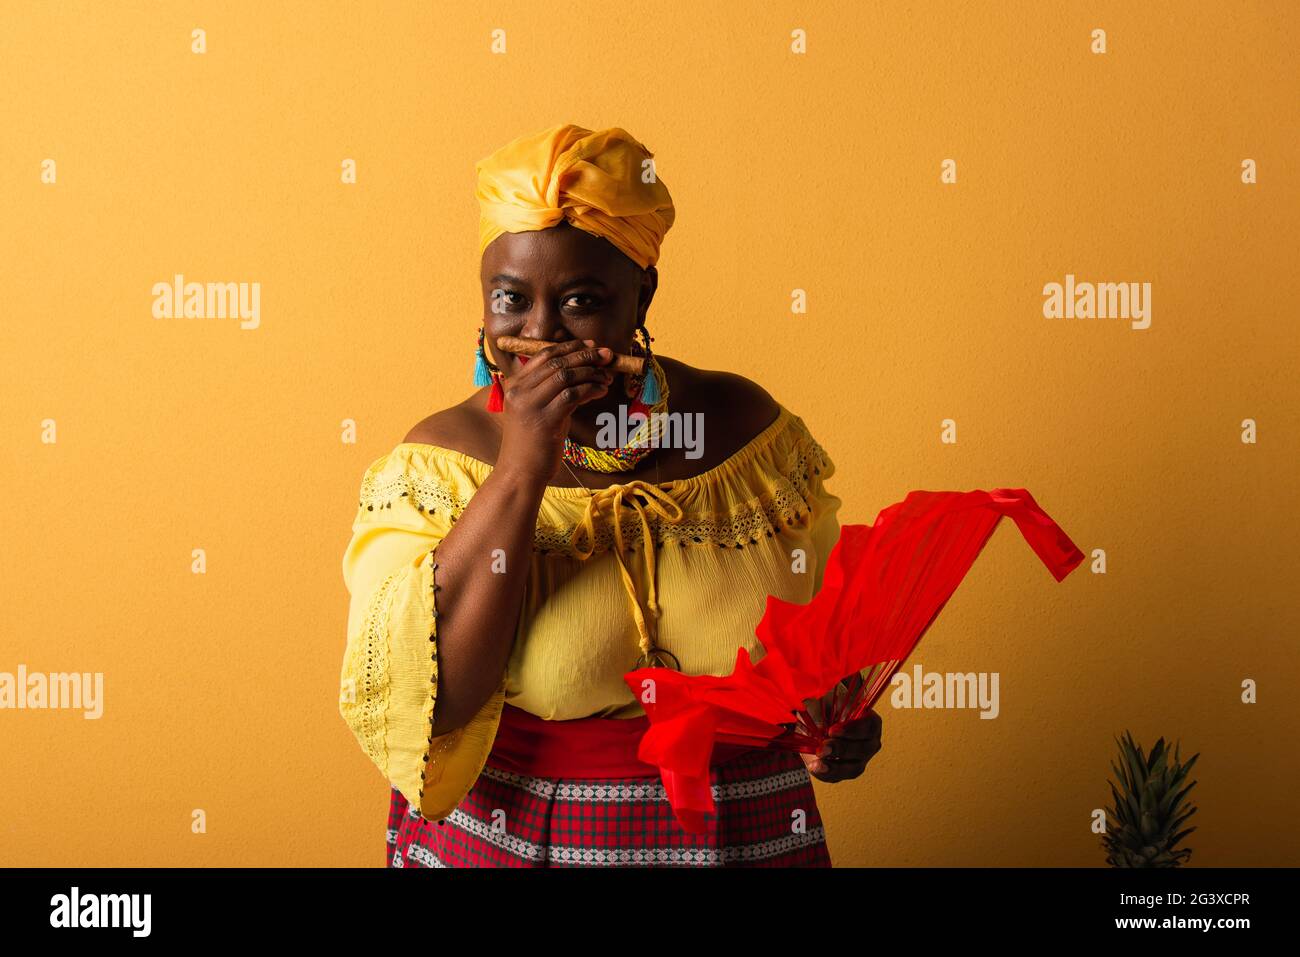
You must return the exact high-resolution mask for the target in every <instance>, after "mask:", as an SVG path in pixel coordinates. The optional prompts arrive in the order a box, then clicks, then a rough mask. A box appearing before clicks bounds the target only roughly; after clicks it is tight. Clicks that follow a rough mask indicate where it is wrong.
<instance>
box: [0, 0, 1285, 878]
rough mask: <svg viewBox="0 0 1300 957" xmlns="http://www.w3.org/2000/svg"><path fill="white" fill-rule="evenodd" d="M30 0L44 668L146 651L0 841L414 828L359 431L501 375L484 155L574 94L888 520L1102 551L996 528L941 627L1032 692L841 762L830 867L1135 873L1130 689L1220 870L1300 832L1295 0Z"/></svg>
mask: <svg viewBox="0 0 1300 957" xmlns="http://www.w3.org/2000/svg"><path fill="white" fill-rule="evenodd" d="M4 21H5V22H4V28H3V29H2V30H0V116H3V135H0V270H2V272H0V280H2V281H0V290H2V291H3V297H4V308H5V320H4V322H3V323H0V345H2V347H3V356H4V360H5V368H4V375H3V377H0V427H2V428H3V436H4V443H5V457H4V471H3V476H2V481H3V485H2V486H0V491H2V492H3V496H4V509H5V513H6V519H5V522H4V531H5V534H4V548H3V549H0V587H2V588H3V591H4V595H5V602H4V611H5V614H4V622H3V630H2V631H0V670H2V671H13V670H15V669H16V667H17V665H18V664H20V663H23V664H26V665H27V666H28V668H29V669H32V670H46V671H63V670H67V671H71V670H77V671H102V672H104V673H105V676H106V677H105V698H106V712H105V714H104V717H103V718H101V719H100V720H98V721H87V720H84V719H83V718H82V717H81V715H80V713H76V712H71V713H70V712H59V711H47V712H33V711H24V712H0V768H2V769H3V778H4V787H3V788H0V864H7V865H19V864H22V865H33V864H35V865H73V864H83V865H146V864H150V865H151V864H168V865H175V864H190V865H203V864H207V865H217V864H220V865H241V864H248V865H294V864H305V865H370V866H379V865H382V863H383V854H384V851H383V846H384V828H385V814H386V810H387V801H388V791H387V787H386V786H385V784H384V782H383V780H382V779H381V778H380V777H379V776H378V775H377V774H376V773H375V770H374V768H373V767H372V766H371V765H370V764H369V763H368V761H367V760H366V758H365V756H364V755H363V754H362V752H361V751H360V749H359V748H358V747H357V745H356V742H355V740H353V739H352V737H351V734H350V732H349V731H348V729H347V727H346V726H345V725H344V724H343V722H342V721H341V719H340V718H339V716H338V712H337V706H336V698H337V693H338V692H337V687H336V683H337V679H338V672H339V662H340V657H341V654H342V650H343V641H344V630H345V628H344V626H345V617H346V608H347V595H346V592H345V590H344V588H343V583H342V580H341V574H340V567H339V563H340V558H341V554H342V548H343V546H344V544H345V543H346V541H347V538H348V534H349V525H350V523H351V520H352V516H353V511H354V509H355V501H356V491H357V487H358V485H359V482H360V478H361V473H362V470H363V469H364V467H365V466H366V465H367V464H368V463H369V462H371V461H372V460H373V459H374V458H376V457H377V456H379V455H381V454H383V453H384V452H386V451H388V450H389V449H390V448H391V447H392V446H393V445H394V444H396V443H397V442H398V441H400V440H401V438H402V437H403V435H404V434H405V432H406V430H407V428H408V427H409V426H411V425H412V424H413V423H415V422H416V421H417V420H419V419H421V418H423V417H424V416H425V415H427V414H429V413H430V412H432V411H434V410H436V409H440V408H444V407H446V406H447V405H449V404H452V403H454V402H456V401H459V400H460V399H461V398H462V397H463V396H464V395H465V394H466V392H467V390H469V389H470V388H471V385H470V372H471V365H472V352H473V348H474V334H475V331H476V329H477V322H478V316H479V315H480V314H481V304H480V292H479V288H478V279H477V276H478V273H477V258H476V246H475V237H476V222H477V211H476V208H475V205H474V203H473V194H472V188H473V163H474V161H475V160H477V159H478V158H480V157H482V156H484V155H486V154H487V153H489V152H491V151H492V150H493V149H494V148H496V147H497V146H499V145H501V144H502V143H504V142H505V141H507V140H508V139H511V138H513V137H514V136H517V135H519V134H521V133H524V132H530V131H533V130H536V129H539V128H541V127H544V126H549V125H551V124H554V123H562V122H575V123H578V124H580V125H583V126H587V127H591V128H599V127H604V126H623V127H625V128H626V129H628V130H629V131H630V132H631V133H632V134H633V135H634V136H637V137H638V138H640V139H641V140H642V141H643V142H645V143H646V144H647V145H648V146H649V147H650V149H652V150H653V151H654V152H655V153H656V156H657V164H658V171H659V173H660V175H661V176H662V177H663V179H664V181H665V182H666V183H667V184H668V186H669V188H670V190H671V191H672V194H673V197H674V199H675V201H676V203H677V208H678V220H677V224H676V225H675V226H674V228H673V229H672V231H671V232H670V233H669V235H668V238H667V241H666V244H665V247H664V255H663V259H662V261H661V263H660V269H661V274H662V275H661V286H660V291H659V294H658V298H657V299H656V301H655V304H654V306H653V307H652V310H651V313H650V317H649V319H650V328H651V330H652V331H653V332H654V334H655V336H656V349H658V350H660V351H661V352H662V353H664V354H668V355H672V356H674V357H677V358H680V359H682V360H684V361H687V362H689V363H691V364H694V365H697V366H701V367H705V368H724V369H731V370H734V371H737V372H741V373H743V374H745V375H747V376H749V377H750V378H753V379H755V380H756V381H758V382H759V383H761V384H763V385H764V386H765V387H767V388H768V390H769V391H771V392H772V393H773V394H774V395H775V396H776V397H777V398H778V399H780V400H781V401H782V402H784V403H785V404H787V405H788V406H790V407H791V408H792V409H793V410H794V411H796V412H797V413H798V414H800V415H802V416H803V417H804V418H805V420H806V421H807V422H808V424H809V426H810V427H811V428H812V430H813V432H814V434H815V435H817V437H818V438H819V440H820V441H821V442H822V443H823V445H824V446H825V447H826V448H827V450H828V451H829V452H830V454H831V455H832V457H833V458H834V459H835V461H836V462H837V465H838V468H839V471H838V476H837V478H836V479H834V480H833V484H832V486H831V488H832V490H833V491H835V492H836V493H837V494H839V495H840V496H842V498H843V499H844V509H843V512H842V519H843V520H844V521H846V522H870V521H872V520H874V518H875V515H876V513H877V512H878V511H879V509H881V508H882V507H884V506H886V505H888V504H890V503H892V502H894V501H897V500H899V499H901V498H902V497H903V496H904V495H905V494H906V493H907V492H908V491H909V490H911V489H914V488H926V489H968V488H993V487H996V486H1023V487H1025V488H1028V489H1029V490H1030V491H1031V492H1032V493H1033V494H1034V495H1035V496H1036V497H1037V498H1038V500H1039V502H1040V504H1041V505H1042V506H1043V507H1044V508H1045V509H1046V510H1047V511H1048V512H1049V513H1050V514H1052V515H1053V517H1055V518H1056V519H1057V520H1058V521H1060V523H1061V524H1062V526H1063V527H1064V528H1065V530H1066V531H1067V532H1068V533H1069V534H1070V535H1071V536H1072V537H1073V538H1074V539H1075V541H1076V542H1077V543H1078V544H1079V546H1080V547H1081V548H1082V549H1083V550H1084V551H1085V553H1088V554H1091V552H1092V550H1093V549H1097V548H1102V549H1105V550H1106V552H1107V555H1108V559H1109V571H1108V573H1107V574H1105V575H1095V574H1092V573H1091V572H1090V570H1089V565H1088V564H1087V563H1085V564H1084V565H1083V566H1080V568H1079V569H1078V570H1077V571H1076V572H1075V573H1074V574H1073V575H1072V576H1071V577H1070V578H1069V579H1067V580H1066V582H1065V583H1063V584H1061V585H1057V584H1056V583H1054V582H1053V581H1052V580H1051V577H1050V576H1049V575H1048V574H1047V573H1046V571H1045V569H1044V568H1043V567H1042V566H1041V565H1040V564H1039V563H1038V560H1037V559H1036V558H1035V557H1034V555H1033V554H1032V553H1031V552H1030V550H1029V549H1028V548H1027V546H1026V545H1025V544H1024V542H1023V541H1022V540H1021V539H1020V536H1019V534H1018V533H1017V532H1016V531H1015V529H1014V526H1013V525H1012V524H1011V523H1010V522H1005V523H1003V524H1002V525H1001V526H1000V527H999V529H998V531H997V532H996V533H995V535H994V537H993V540H992V541H991V542H990V543H989V546H988V547H987V549H986V550H985V553H984V555H983V556H982V557H981V558H980V560H979V561H977V563H976V564H975V566H974V568H973V569H972V572H971V574H970V575H969V577H968V579H967V580H966V582H965V583H964V584H963V585H962V586H961V588H960V589H959V590H958V591H957V593H956V595H955V596H954V598H953V599H952V601H951V602H949V604H948V606H947V608H946V609H945V610H944V612H943V614H942V616H941V617H940V619H939V621H938V623H937V624H936V625H935V626H934V628H933V629H932V630H931V632H930V634H929V635H928V637H927V638H926V640H925V641H924V642H923V643H922V645H921V647H920V649H919V651H918V653H917V656H916V659H915V660H916V661H919V662H921V663H922V664H923V665H924V666H925V668H926V669H927V670H936V671H996V672H999V673H1000V675H1001V715H1000V717H999V718H998V719H997V720H994V721H987V720H980V719H979V718H978V716H977V713H976V712H975V711H956V710H953V711H902V710H899V711H895V710H893V709H891V708H889V707H888V706H887V705H886V706H885V707H884V708H883V709H882V713H883V715H884V742H885V743H884V750H883V751H882V753H881V754H880V755H879V756H878V757H877V758H876V759H875V760H874V761H873V762H872V764H871V765H870V766H869V768H868V770H867V772H866V774H865V775H864V776H863V777H862V778H861V779H859V780H857V781H855V782H852V783H844V784H839V785H822V784H819V785H818V786H817V789H818V797H819V800H820V802H821V804H822V807H823V812H824V815H825V817H826V821H827V829H828V834H829V843H830V848H831V852H832V855H833V857H834V858H835V861H836V863H837V864H839V865H877V864H882V865H883V864H903V865H911V864H952V865H981V864H993V865H1012V864H1029V865H1056V864H1078V865H1096V864H1100V863H1101V862H1102V853H1101V851H1100V850H1099V849H1098V841H1097V837H1096V835H1094V834H1092V833H1091V832H1090V831H1089V828H1088V825H1089V812H1090V811H1091V810H1092V809H1093V808H1096V807H1100V806H1102V805H1103V804H1106V803H1109V792H1108V790H1107V788H1106V783H1105V782H1106V779H1107V777H1108V775H1109V768H1108V761H1109V758H1110V756H1111V754H1112V752H1113V751H1114V742H1113V740H1112V735H1114V734H1118V733H1120V732H1122V731H1123V729H1125V728H1130V729H1132V730H1133V732H1134V733H1135V734H1136V735H1137V736H1138V738H1139V739H1140V740H1141V741H1143V742H1144V743H1146V744H1148V745H1149V744H1150V743H1152V742H1153V741H1154V739H1155V738H1156V737H1157V736H1158V735H1166V736H1173V737H1177V738H1180V739H1181V740H1182V742H1183V746H1184V751H1185V752H1187V751H1193V750H1196V751H1200V752H1201V754H1202V757H1201V761H1200V764H1199V766H1198V768H1197V774H1196V776H1197V777H1198V778H1199V780H1200V784H1199V786H1198V787H1197V789H1196V791H1195V792H1194V794H1195V796H1196V798H1197V799H1198V803H1199V805H1200V807H1201V811H1200V813H1199V814H1198V815H1197V817H1196V818H1195V819H1194V820H1193V823H1197V824H1199V825H1200V830H1199V831H1197V832H1196V834H1194V835H1193V836H1192V839H1191V841H1190V844H1191V846H1192V847H1194V848H1195V851H1196V853H1195V856H1194V857H1193V859H1192V863H1193V864H1202V865H1208V864H1223V865H1253V864H1289V865H1296V864H1300V832H1298V831H1297V829H1296V828H1295V826H1294V808H1293V803H1294V802H1293V797H1294V791H1295V788H1296V786H1297V784H1300V780H1298V778H1300V773H1298V771H1300V767H1298V762H1300V758H1298V757H1297V754H1298V753H1300V752H1298V749H1297V747H1296V744H1295V741H1296V737H1297V733H1298V732H1300V727H1298V724H1300V722H1298V721H1297V708H1296V704H1295V701H1294V694H1295V691H1296V687H1297V678H1298V677H1300V676H1298V675H1297V671H1298V667H1297V666H1298V665H1300V655H1298V654H1297V649H1296V639H1297V633H1298V632H1297V626H1298V625H1300V621H1298V620H1297V618H1298V616H1297V609H1296V599H1295V587H1296V581H1297V574H1296V572H1297V566H1296V551H1295V550H1296V545H1297V541H1298V540H1300V535H1298V534H1297V533H1298V531H1300V530H1298V528H1297V516H1296V509H1295V506H1294V498H1293V494H1294V487H1295V462H1296V451H1297V440H1296V436H1297V427H1298V426H1300V422H1297V411H1296V409H1297V402H1296V400H1297V395H1296V392H1297V390H1296V387H1295V373H1296V366H1297V362H1296V360H1297V345H1296V329H1295V323H1296V318H1297V317H1296V303H1297V301H1300V300H1298V296H1300V289H1298V288H1297V269H1296V249H1297V242H1296V230H1295V213H1296V211H1297V209H1298V208H1300V203H1298V202H1297V199H1298V197H1300V193H1298V191H1297V177H1298V176H1300V167H1298V166H1297V154H1296V144H1297V142H1298V140H1300V137H1298V136H1297V132H1298V131H1297V110H1296V104H1297V102H1300V99H1298V94H1300V89H1298V84H1297V74H1296V71H1295V66H1294V64H1295V60H1294V52H1295V48H1296V45H1297V41H1298V40H1300V30H1298V29H1297V28H1298V27H1300V14H1298V13H1297V8H1296V7H1295V6H1294V5H1293V4H1290V3H1280V2H1279V3H1257V4H1245V3H1234V4H1222V5H1220V4H1206V3H1144V4H1139V5H1134V4H1128V3H1087V4H1085V3H1065V4H1046V3H981V4H976V5H972V6H971V7H969V8H962V7H959V6H958V5H956V4H951V3H944V4H908V5H904V4H892V3H891V4H865V3H816V4H811V3H810V4H793V3H790V4H781V3H752V4H749V3H745V4H742V3H719V4H713V3H699V2H694V0H692V2H672V3H658V4H653V5H635V4H633V5H612V4H609V3H607V2H601V3H590V2H570V3H565V4H562V5H561V4H544V3H541V2H521V3H496V4H491V3H487V4H484V3H437V4H434V3H427V2H422V3H414V2H411V3H396V2H382V3H364V4H362V3H358V4H355V5H352V4H348V5H345V4H342V3H332V2H321V3H292V4H290V3H278V2H264V0H259V2H238V3H220V4H216V3H213V4H204V3H166V4H160V3H131V4H128V3H112V4H110V3H89V2H88V3H58V4H55V3H16V2H12V0H10V2H7V3H6V4H5V13H4ZM196 27H201V28H203V29H205V30H206V31H207V38H208V52H207V53H205V54H203V55H195V54H193V53H191V52H190V42H191V41H190V31H191V30H192V29H194V28H196ZM1096 27H1101V28H1104V29H1105V30H1106V31H1107V34H1108V43H1109V52H1108V53H1106V54H1105V55H1103V56H1097V55H1093V54H1092V53H1090V52H1089V33H1090V31H1091V30H1092V29H1093V28H1096ZM494 28H503V29H505V30H506V32H507V43H508V47H507V50H508V52H507V53H506V54H505V55H493V54H492V53H491V52H490V48H489V44H490V32H491V30H492V29H494ZM794 28H803V29H806V30H807V31H808V37H809V39H808V52H807V54H806V55H803V56H796V55H794V54H792V53H791V52H790V50H789V42H790V41H789V37H790V31H791V30H792V29H794ZM349 157H351V158H354V159H356V161H357V163H358V174H359V182H358V184H357V185H355V186H347V185H343V184H341V183H340V182H339V169H340V163H341V162H342V161H343V160H344V159H345V158H349ZM47 158H49V159H54V160H55V161H56V162H57V164H58V182H57V185H52V186H51V185H44V184H42V183H41V182H40V180H39V173H40V164H41V162H42V161H43V160H45V159H47ZM945 158H953V159H955V160H956V161H957V163H958V183H957V184H956V185H955V186H945V185H942V184H941V183H940V182H939V172H940V169H939V166H940V162H941V161H942V160H943V159H945ZM1244 158H1252V159H1254V160H1256V161H1257V162H1258V164H1259V182H1258V184H1257V185H1254V186H1247V185H1243V184H1242V183H1241V181H1240V163H1241V161H1242V160H1243V159H1244ZM178 272H180V273H183V274H185V276H186V277H187V278H189V279H193V280H197V281H200V282H206V281H234V282H253V281H256V282H260V283H261V285H262V319H261V327H260V328H258V329H256V330H251V331H241V330H240V329H239V328H238V327H237V325H236V323H235V322H234V321H232V320H224V321H222V320H214V321H186V320H154V319H153V318H152V317H151V313H150V309H151V303H152V295H151V287H152V285H153V283H155V282H157V281H168V280H170V278H171V277H172V276H173V274H175V273H178ZM1066 273H1074V274H1075V275H1076V276H1077V277H1078V278H1079V279H1080V280H1092V281H1139V282H1141V281H1148V282H1151V283H1152V284H1153V293H1152V304H1153V319H1152V324H1151V328H1150V329H1147V330H1145V331H1136V330H1133V329H1131V328H1129V326H1128V324H1127V323H1125V322H1119V321H1110V322H1086V321H1050V320H1047V319H1045V318H1043V316H1042V313H1041V302H1042V296H1041V289H1042V286H1043V284H1044V283H1047V282H1052V281H1056V282H1060V281H1062V280H1063V279H1064V276H1065V274H1066ZM795 288H801V289H805V290H807V291H808V296H809V312H808V314H807V315H806V316H792V315H791V314H790V309H789V302H790V298H789V297H790V291H791V290H792V289H795ZM47 417H49V418H53V419H55V420H56V421H57V423H58V443H57V445H42V444H41V442H40V422H41V420H42V419H45V418H47ZM1247 417H1249V418H1254V419H1256V420H1257V421H1258V423H1259V443H1258V444H1257V445H1253V446H1252V445H1245V444H1243V443H1242V442H1241V441H1240V438H1239V433H1240V423H1241V421H1242V420H1243V419H1244V418H1247ZM945 418H953V419H955V420H956V422H957V424H958V438H959V441H958V443H957V444H956V445H955V446H954V445H941V444H940V442H939V430H940V422H941V420H943V419H945ZM344 419H355V420H356V421H357V423H358V424H359V441H358V443H357V444H356V445H346V444H343V443H342V442H340V439H339V433H340V423H341V422H342V421H343V420H344ZM1288 489H1290V490H1291V491H1290V492H1288ZM193 548H204V549H206V550H207V553H208V562H209V566H208V573H207V574H206V575H193V574H191V572H190V552H191V549H193ZM1245 678H1252V679H1254V680H1256V681H1258V682H1259V688H1260V691H1259V703H1258V704H1255V705H1245V704H1241V703H1240V701H1239V695H1240V682H1241V681H1242V680H1243V679H1245ZM194 808H202V809H204V810H205V811H206V813H207V817H208V832H207V833H206V834H202V835H194V834H191V833H190V827H189V820H190V817H189V816H190V812H191V810H192V809H194Z"/></svg>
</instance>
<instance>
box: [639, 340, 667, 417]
mask: <svg viewBox="0 0 1300 957" xmlns="http://www.w3.org/2000/svg"><path fill="white" fill-rule="evenodd" d="M636 331H637V332H639V333H640V334H641V337H642V338H643V339H644V340H645V373H644V375H643V378H642V382H641V402H642V404H644V405H646V406H648V407H653V406H654V405H655V404H656V403H657V402H658V401H659V399H660V398H661V395H660V392H659V377H658V376H657V375H655V363H654V357H653V355H652V354H651V352H650V343H651V341H652V340H651V338H650V331H649V330H648V329H646V327H645V326H644V325H641V326H637V330H636Z"/></svg>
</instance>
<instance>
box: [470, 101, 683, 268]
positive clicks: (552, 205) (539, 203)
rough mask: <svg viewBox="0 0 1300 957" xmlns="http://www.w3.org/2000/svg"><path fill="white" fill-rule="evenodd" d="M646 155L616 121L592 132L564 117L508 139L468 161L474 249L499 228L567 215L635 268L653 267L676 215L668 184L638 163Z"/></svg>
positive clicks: (540, 225) (533, 225) (537, 224)
mask: <svg viewBox="0 0 1300 957" xmlns="http://www.w3.org/2000/svg"><path fill="white" fill-rule="evenodd" d="M653 156H654V154H653V153H651V152H650V151H649V150H648V149H646V148H645V147H644V146H642V145H641V143H639V142H637V140H635V139H633V138H632V136H631V135H629V134H628V133H627V131H626V130H623V129H620V128H619V127H613V128H611V129H607V130H600V131H598V132H594V133H593V132H592V131H591V130H587V129H583V128H582V127H581V126H574V125H572V124H566V125H563V126H553V127H551V128H550V129H548V130H543V131H542V132H540V133H534V134H532V135H530V136H521V137H519V138H518V139H515V140H512V141H511V142H509V143H507V144H506V145H505V146H503V147H501V149H499V150H497V151H496V152H495V153H493V154H492V155H491V156H489V157H487V158H486V159H482V160H479V161H478V163H476V164H475V169H476V170H477V171H478V187H477V191H476V192H477V195H478V202H479V210H480V219H479V254H480V255H482V253H483V250H485V249H486V248H487V247H488V244H489V243H490V242H492V240H494V239H496V238H497V237H498V236H500V235H501V234H502V233H521V232H526V231H528V230H534V229H549V228H550V227H551V226H554V225H556V224H558V223H559V222H560V221H561V220H568V221H569V223H571V224H572V225H574V226H576V227H577V228H579V229H582V230H585V231H586V232H588V233H591V234H593V235H595V236H600V237H602V238H603V239H607V240H609V241H610V242H611V243H613V244H614V246H616V247H617V248H618V249H619V250H620V251H621V252H622V253H623V254H624V255H626V256H627V257H628V258H629V259H631V260H632V261H633V262H635V263H636V264H637V265H638V266H640V267H641V268H642V269H645V268H646V267H647V266H653V265H654V264H655V263H656V262H658V260H659V246H660V244H661V243H662V242H663V238H664V234H665V233H667V232H668V230H669V228H670V227H671V226H672V224H673V219H674V215H675V213H674V210H673V198H672V196H670V195H669V193H668V188H667V187H666V186H664V184H663V182H662V181H660V180H659V178H658V174H657V173H655V171H654V170H653V168H652V165H651V164H649V163H646V162H645V161H646V160H648V159H651V158H652V157H653ZM647 179H648V180H650V182H646V180H647Z"/></svg>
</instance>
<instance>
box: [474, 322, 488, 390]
mask: <svg viewBox="0 0 1300 957" xmlns="http://www.w3.org/2000/svg"><path fill="white" fill-rule="evenodd" d="M491 384H492V373H491V372H489V371H488V364H487V356H485V355H484V354H483V327H482V326H479V327H478V351H477V352H476V353H475V356H474V385H476V386H484V385H491Z"/></svg>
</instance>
